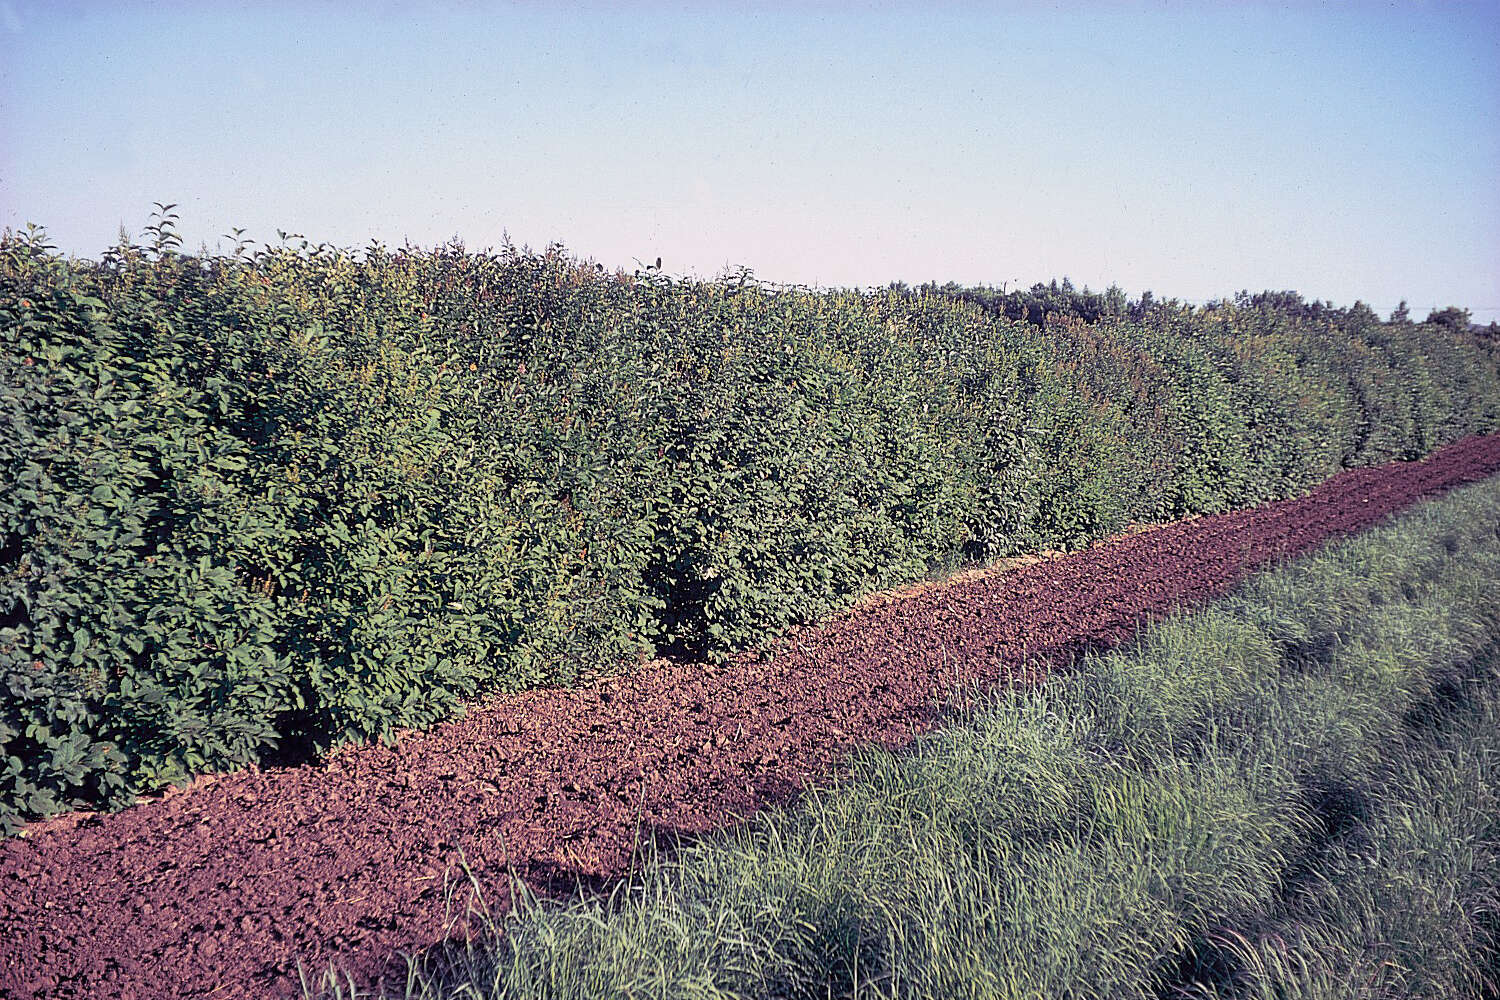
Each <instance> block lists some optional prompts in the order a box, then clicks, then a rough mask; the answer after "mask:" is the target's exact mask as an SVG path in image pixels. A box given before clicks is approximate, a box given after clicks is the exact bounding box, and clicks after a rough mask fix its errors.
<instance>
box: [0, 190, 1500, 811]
mask: <svg viewBox="0 0 1500 1000" xmlns="http://www.w3.org/2000/svg"><path fill="white" fill-rule="evenodd" d="M151 237H152V240H151V244H150V245H148V246H144V247H142V246H133V245H127V244H122V245H120V246H117V247H114V248H112V249H110V250H108V251H106V252H105V253H104V254H102V256H101V258H100V259H99V260H79V259H69V258H65V257H63V256H61V255H59V254H57V253H56V252H54V251H52V250H51V249H50V248H49V247H48V246H47V245H46V243H45V236H44V234H42V233H41V232H40V231H37V230H31V231H28V232H26V233H21V234H7V235H6V236H5V238H4V240H3V242H0V336H3V338H4V348H3V351H0V372H3V377H0V408H3V410H4V421H3V430H0V468H3V473H0V475H3V476H4V486H5V488H4V490H3V491H0V691H3V695H4V697H3V700H0V822H3V823H4V825H5V826H6V828H7V829H8V830H14V829H16V828H17V826H18V824H20V823H22V822H24V821H25V820H27V819H29V818H32V817H37V816H44V815H47V814H49V813H52V812H55V811H57V810H59V809H63V808H66V807H69V806H72V805H77V804H93V805H100V806H113V805H118V804H120V803H122V802H125V801H128V800H129V799H130V798H131V797H132V796H133V795H134V794H136V793H139V792H141V791H145V790H149V789H155V788H159V787H162V786H164V785H167V784H170V783H174V782H179V781H181V780H183V779H184V778H186V777H188V776H190V775H193V774H196V773H201V772H206V771H219V770H225V769H232V768H234V767H236V766H240V765H244V764H246V763H249V762H252V761H266V760H298V759H305V758H306V757H307V755H308V754H309V753H312V752H315V751H317V750H320V749H323V748H327V747H329V746H332V745H336V744H338V743H340V742H343V741H346V740H350V739H366V738H375V737H382V736H388V735H389V734H391V733H392V732H393V731H394V730H395V729H396V728H397V727H409V726H425V725H429V724H431V723H433V722H435V721H437V720H439V719H442V718H444V717H445V716H448V715H450V714H451V713H453V712H454V711H455V710H456V709H458V708H459V707H460V706H461V705H462V704H463V703H464V702H465V701H466V700H468V699H472V698H474V697H476V696H479V695H482V694H484V693H486V692H492V691H497V690H507V689H518V688H525V687H530V686H535V685H539V684H555V683H569V682H571V681H573V680H574V679H575V678H577V677H578V676H579V674H580V673H581V672H598V671H607V670H610V669H613V668H615V667H616V666H617V665H619V664H624V663H628V662H630V661H631V660H632V659H634V658H640V657H645V656H649V655H651V654H653V653H657V652H682V653H691V654H695V655H706V656H709V657H711V658H712V657H714V656H718V655H722V654H724V653H725V652H727V651H730V650H734V649H736V648H743V647H745V646H747V645H749V644H752V643H754V642H756V641H758V640H760V639H761V638H763V637H765V636H767V635H769V634H774V633H775V632H777V631H779V630H781V629H783V628H785V627H786V626H787V625H789V624H791V623H793V622H797V621H802V620H807V619H810V618H812V617H814V616H818V615H821V614H825V613H827V612H829V611H830V610H833V609H836V608H838V607H840V606H842V605H845V604H847V603H848V602H849V601H850V600H852V599H853V598H855V597H856V596H858V595H861V594H864V593H867V592H871V591H874V590H878V589H882V588H887V587H890V586H893V585H897V584H902V583H906V582H909V581H912V580H916V579H919V578H922V577H924V576H926V575H928V574H931V573H933V572H934V571H941V570H944V569H947V568H951V567H954V566H957V565H960V564H964V563H969V562H976V561H985V560H990V559H993V558H995V557H999V556H1005V555H1009V554H1013V553H1018V552H1026V551H1032V550H1036V549H1041V548H1067V547H1076V546H1079V545H1081V544H1083V543H1085V542H1087V541H1089V540H1090V539H1093V538H1097V537H1099V536H1101V535H1104V534H1107V533H1110V532H1113V531H1116V530H1118V529H1120V528H1122V527H1124V526H1126V525H1127V524H1130V523H1133V522H1142V521H1155V520H1161V519H1166V518H1174V517H1180V516H1183V515H1189V514H1197V513H1204V512H1213V511H1220V510H1224V509H1227V508H1231V507H1236V506H1243V505H1247V504H1254V503H1258V502H1261V501H1265V500H1269V499H1274V498H1278V497H1285V496H1288V495H1291V494H1293V493H1295V492H1297V491H1299V490H1301V489H1303V488H1305V487H1307V486H1308V485H1310V484H1312V483H1314V482H1317V481H1319V480H1320V479H1322V478H1324V477H1326V476H1328V475H1331V474H1332V473H1334V472H1336V471H1338V470H1340V469H1343V468H1348V467H1353V466H1361V465H1368V464H1375V463H1381V462H1385V461H1388V460H1390V459H1394V458H1413V457H1416V456H1419V455H1422V454H1424V453H1426V452H1427V451H1429V450H1430V449H1432V448H1433V447H1435V446H1437V445H1439V444H1442V443H1445V442H1449V441H1453V440H1456V439H1458V438H1460V437H1462V436H1464V435H1467V434H1471V433H1474V432H1479V431H1487V430H1490V429H1493V428H1494V427H1496V426H1497V422H1500V378H1497V374H1496V356H1495V351H1494V349H1493V345H1492V344H1489V343H1488V342H1487V341H1485V340H1483V339H1481V338H1479V337H1477V336H1476V335H1475V334H1474V333H1473V332H1472V331H1470V330H1469V329H1468V327H1467V325H1466V324H1463V323H1455V322H1448V321H1446V319H1445V317H1442V316H1439V317H1435V319H1436V320H1437V321H1435V322H1428V323H1423V324H1416V323H1412V322H1410V321H1407V320H1405V319H1400V318H1398V319H1397V321H1394V322H1382V321H1381V320H1380V319H1378V318H1377V317H1376V316H1375V314H1374V313H1373V312H1371V311H1370V310H1369V309H1367V308H1365V307H1364V306H1360V305H1356V306H1355V307H1353V308H1351V309H1335V308H1332V307H1330V306H1327V305H1322V304H1317V303H1305V302H1302V301H1301V300H1300V299H1298V298H1297V297H1296V296H1292V295H1286V294H1276V295H1261V296H1240V297H1238V298H1236V299H1234V300H1232V301H1226V302H1222V303H1215V304H1213V305H1212V306H1208V307H1200V308H1193V307H1187V306H1183V305H1180V304H1177V303H1174V302H1170V301H1168V302H1156V301H1149V300H1142V301H1135V302H1130V301H1125V300H1123V299H1121V298H1117V297H1116V298H1108V299H1104V300H1100V299H1099V297H1097V296H1096V297H1090V296H1088V295H1084V294H1081V293H1065V291H1059V290H1058V289H1053V290H1052V291H1051V293H1050V294H1051V296H1052V297H1053V298H1057V297H1059V296H1060V298H1061V303H1062V305H1063V306H1064V307H1066V306H1067V304H1068V303H1069V302H1072V303H1074V304H1075V306H1080V307H1086V308H1072V309H1071V310H1070V309H1068V308H1062V309H1059V310H1052V309H1051V308H1050V304H1049V306H1048V308H1049V311H1047V312H1046V313H1045V315H1043V316H1040V317H1038V316H1035V315H1032V313H1031V312H1028V309H1030V308H1031V306H1032V305H1034V302H1035V301H1042V302H1047V303H1050V299H1049V298H1048V297H1047V295H1044V294H1042V293H1044V292H1046V291H1047V290H1046V289H1040V288H1039V289H1038V290H1035V291H1034V292H1033V293H1026V294H1023V295H1021V296H1020V298H1016V297H1015V296H1005V295H1003V294H1000V293H995V292H993V291H985V290H970V291H967V292H966V291H964V290H962V289H953V288H937V287H926V288H921V289H915V290H913V289H906V288H900V287H894V288H891V289H887V290H883V291H874V292H856V291H814V290H806V289H800V288H783V287H764V286H761V285H759V284H757V283H756V282H754V281H753V280H751V279H750V277H749V276H748V275H739V276H734V277H728V278H724V279H721V280H717V281H689V280H673V279H671V278H669V277H668V276H666V275H664V274H662V273H661V272H660V271H659V270H657V269H654V268H648V269H646V270H643V271H639V272H637V273H635V274H624V273H615V274H607V273H603V271H602V270H601V269H598V268H596V267H593V266H590V265H587V264H585V263H581V262H579V261H578V260H575V259H573V258H570V257H569V256H567V255H566V254H565V253H564V252H563V251H561V250H560V249H552V250H549V251H547V252H545V253H532V252H526V251H519V250H516V249H514V248H511V247H506V248H505V249H504V250H503V251H502V252H500V253H472V252H468V251H465V250H463V249H462V248H460V247H457V246H444V247H440V248H437V249H435V250H431V251H426V250H417V249H410V248H406V249H402V250H397V251H392V250H388V249H386V248H384V247H381V246H378V245H372V246H370V247H369V248H367V249H366V250H364V251H362V252H352V251H346V250H339V249H334V248H331V247H327V246H312V245H309V244H308V243H306V242H305V241H301V242H298V241H295V240H293V241H290V242H288V244H287V245H285V246H281V247H276V248H264V249H260V250H258V251H255V252H250V251H249V250H247V249H246V248H245V247H239V248H237V251H236V252H235V253H233V254H230V255H222V256H210V255H192V254H184V253H180V252H178V249H177V247H176V237H175V233H174V232H173V230H172V218H171V216H170V215H166V216H163V217H162V218H161V219H160V220H159V221H158V223H157V224H156V225H155V226H154V227H152V229H151ZM1028 296H1029V297H1028ZM1101 302H1102V304H1101ZM1033 311H1034V310H1033ZM1012 314H1015V316H1018V317H1021V318H1015V317H1013V315H1012Z"/></svg>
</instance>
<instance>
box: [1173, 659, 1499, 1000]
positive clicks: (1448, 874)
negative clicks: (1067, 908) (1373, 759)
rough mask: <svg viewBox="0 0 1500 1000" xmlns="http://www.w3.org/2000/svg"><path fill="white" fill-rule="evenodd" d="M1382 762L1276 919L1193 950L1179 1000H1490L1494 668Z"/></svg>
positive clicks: (1461, 688)
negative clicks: (1191, 999) (1200, 999)
mask: <svg viewBox="0 0 1500 1000" xmlns="http://www.w3.org/2000/svg"><path fill="white" fill-rule="evenodd" d="M1475 666H1476V667H1477V668H1478V669H1476V670H1475V671H1474V673H1473V675H1472V676H1471V677H1469V678H1466V679H1465V680H1466V683H1463V684H1461V685H1454V686H1451V687H1450V688H1448V690H1447V691H1446V692H1445V693H1444V695H1443V697H1441V698H1440V699H1439V701H1438V704H1439V705H1440V706H1441V707H1442V708H1443V709H1444V710H1446V714H1445V715H1444V716H1443V717H1441V718H1438V719H1436V720H1429V721H1432V722H1435V723H1436V725H1433V726H1430V727H1429V726H1427V725H1419V726H1418V727H1417V728H1415V729H1414V730H1413V731H1412V732H1410V733H1408V734H1407V735H1408V738H1407V739H1406V740H1405V741H1404V743H1403V744H1402V745H1401V747H1400V751H1399V752H1396V753H1388V754H1386V755H1384V756H1383V757H1382V759H1381V761H1380V763H1379V766H1378V767H1377V768H1376V769H1375V771H1374V773H1373V775H1372V778H1373V781H1372V784H1371V787H1370V789H1369V790H1368V791H1367V792H1366V794H1364V795H1360V796H1355V797H1351V798H1349V799H1347V800H1345V802H1344V809H1343V810H1341V811H1340V814H1339V818H1341V819H1342V820H1344V822H1341V823H1337V824H1335V826H1334V829H1333V830H1331V831H1330V834H1331V836H1329V837H1328V838H1327V840H1326V841H1324V843H1322V844H1320V845H1319V846H1320V847H1321V850H1320V851H1319V852H1318V856H1317V858H1316V859H1315V862H1314V863H1312V864H1309V865H1308V866H1307V867H1306V868H1305V869H1303V870H1300V871H1298V872H1296V874H1295V876H1294V877H1293V878H1292V879H1289V880H1288V885H1287V886H1286V888H1285V889H1284V891H1283V896H1284V901H1283V905H1282V907H1281V908H1280V909H1279V910H1278V911H1277V912H1276V913H1274V914H1272V915H1270V916H1269V918H1268V919H1265V920H1262V921H1260V922H1258V923H1257V924H1255V925H1252V926H1248V927H1239V928H1222V929H1219V930H1218V931H1216V932H1215V933H1213V934H1211V935H1209V936H1208V937H1205V939H1204V940H1203V941H1202V942H1201V943H1200V947H1199V948H1198V951H1197V954H1196V955H1195V957H1196V958H1197V962H1196V963H1195V965H1194V968H1193V969H1192V970H1191V972H1192V974H1191V975H1189V976H1185V977H1184V986H1185V987H1188V989H1185V990H1184V994H1185V995H1189V996H1200V995H1201V996H1204V997H1223V998H1226V1000H1227V998H1231V997H1234V998H1247V1000H1248V998H1276V1000H1304V998H1305V1000H1333V998H1345V997H1348V998H1354V997H1371V998H1373V997H1395V996H1400V997H1431V998H1434V1000H1438V998H1444V1000H1446V998H1453V997H1464V996H1471V997H1472V996H1482V997H1495V996H1500V948H1497V945H1500V659H1497V657H1495V656H1494V655H1493V654H1491V655H1490V656H1488V657H1485V658H1484V659H1483V660H1482V661H1479V662H1478V663H1476V664H1475Z"/></svg>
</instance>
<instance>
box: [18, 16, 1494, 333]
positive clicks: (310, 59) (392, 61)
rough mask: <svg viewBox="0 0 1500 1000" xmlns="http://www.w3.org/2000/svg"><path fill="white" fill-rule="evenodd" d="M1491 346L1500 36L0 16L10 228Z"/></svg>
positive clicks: (1297, 24)
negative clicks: (1324, 305)
mask: <svg viewBox="0 0 1500 1000" xmlns="http://www.w3.org/2000/svg"><path fill="white" fill-rule="evenodd" d="M153 201H175V202H178V203H179V204H180V208H179V211H180V212H181V214H182V224H181V226H182V231H183V234H184V235H185V237H186V238H187V240H188V242H189V244H190V245H191V246H196V245H198V244H199V243H200V242H207V243H208V245H209V246H210V247H213V246H214V245H215V244H216V243H218V242H220V241H219V236H220V234H223V233H227V232H228V231H229V229H230V227H232V226H240V227H244V228H245V229H247V230H248V235H249V236H250V237H252V238H254V239H258V240H270V241H275V239H276V230H278V229H284V230H288V231H294V232H298V233H302V234H305V235H306V236H307V237H308V238H309V239H312V240H313V241H315V242H318V241H324V242H329V243H335V244H339V245H343V246H360V245H363V244H365V243H367V242H368V241H369V240H370V239H371V238H378V239H380V240H382V241H384V242H386V243H388V244H400V243H401V242H403V241H406V240H410V241H411V242H413V243H416V244H418V245H422V246H431V245H433V244H436V243H440V242H443V241H445V240H447V239H450V238H452V237H455V236H457V237H460V238H461V239H462V240H463V241H464V242H465V243H466V244H467V245H468V246H469V247H471V248H475V249H477V248H482V247H486V246H497V245H499V244H500V243H501V241H502V239H503V238H504V236H505V234H507V233H508V234H509V236H510V238H511V239H512V240H513V241H514V242H515V243H517V244H526V245H530V246H533V247H541V246H544V245H546V244H548V243H551V242H554V241H556V242H562V243H564V244H565V245H566V246H567V247H568V248H569V249H570V250H571V251H573V252H574V253H576V254H578V255H579V256H582V257H588V258H592V259H594V260H597V261H599V262H601V263H604V264H606V265H607V266H609V267H614V266H625V267H627V268H629V267H634V266H635V262H636V261H651V260H654V259H655V258H656V257H657V256H660V257H662V258H663V261H664V264H665V269H666V270H667V272H669V273H673V274H697V275H702V276H712V275H714V274H717V273H719V272H721V271H722V270H723V269H724V268H725V267H726V266H728V267H739V266H747V267H749V268H751V269H753V270H754V272H755V273H756V274H757V275H758V276H759V277H761V278H764V279H766V280H771V281H784V282H795V283H804V284H818V285H883V284H885V283H887V282H889V281H892V280H903V281H907V282H910V283H915V282H920V281H924V280H927V279H936V280H938V281H947V280H950V279H951V280H956V281H959V282H963V283H989V284H996V285H998V284H1000V283H1002V282H1004V283H1009V284H1010V285H1011V286H1012V287H1014V286H1015V285H1016V284H1017V283H1020V284H1026V285H1029V284H1030V283H1032V282H1034V281H1041V280H1047V279H1050V278H1054V277H1064V276H1067V277H1071V278H1072V279H1073V281H1074V282H1075V283H1077V284H1080V285H1082V284H1088V285H1090V286H1092V287H1094V288H1102V287H1104V286H1107V285H1109V284H1112V283H1113V284H1118V285H1120V286H1121V287H1123V288H1124V289H1125V290H1126V291H1128V292H1130V293H1132V294H1136V293H1139V292H1141V291H1144V290H1146V289H1151V290H1152V291H1154V292H1155V293H1156V294H1157V295H1158V296H1162V295H1167V296H1176V297H1179V298H1185V299H1189V300H1195V301H1200V300H1205V299H1209V298H1215V297H1219V296H1223V295H1228V294H1232V293H1234V292H1235V291H1238V290H1240V289H1242V288H1245V289H1250V290H1260V289H1266V288H1271V289H1285V288H1290V289H1295V290H1297V291H1300V292H1302V293H1303V294H1304V295H1306V296H1307V297H1309V298H1316V299H1331V300H1333V301H1334V302H1336V303H1338V304H1340V305H1347V304H1350V303H1352V302H1353V301H1354V300H1355V299H1362V300H1364V301H1365V302H1368V303H1369V304H1371V305H1373V306H1374V307H1375V308H1376V309H1378V310H1380V311H1381V312H1386V311H1388V310H1389V309H1391V308H1392V307H1393V306H1394V305H1395V304H1396V302H1397V300H1399V299H1402V298H1405V299H1407V300H1409V301H1410V303H1411V309H1412V312H1413V313H1418V314H1419V315H1425V310H1426V309H1428V308H1430V307H1432V306H1434V305H1436V306H1443V305H1449V304H1456V305H1462V306H1465V307H1468V308H1471V309H1473V310H1474V312H1475V317H1476V319H1481V320H1484V321H1488V320H1490V319H1496V318H1500V2H1490V3H1486V4H1476V5H1468V6H1464V5H1458V4H1433V3H1380V4H1376V3H1350V4H1343V3H1339V4H1329V5H1312V4H1277V5H1257V4H1243V3H1236V4H1227V3H1226V4H1223V5H1217V6H1216V5H1207V4H1200V3H1194V4H1161V3H1152V4H1146V3H1137V4H1128V5H1126V4H1107V5H1106V4H1060V5H1051V4H1048V5H1044V4H1018V5H1010V4H999V5H983V6H981V5H974V6H959V5H942V6H934V5H932V4H912V5H908V6H897V5H892V4H841V3H822V4H813V3H804V4H794V3H771V4H747V5H729V4H724V5H717V4H707V3H703V4H687V5H667V4H658V3H643V4H632V5H624V4H621V5H593V6H562V5H555V4H520V5H507V4H490V3H462V4H460V3H439V2H432V0H429V2H421V3H396V2H387V3H354V2H348V3H333V2H322V3H318V2H303V3H276V2H257V3H230V2H224V0H196V2H192V3H173V2H163V3H139V2H130V0H115V2H110V3H82V2H69V0H0V226H10V227H12V228H14V227H17V226H19V225H21V224H23V223H25V222H27V221H34V222H38V223H41V224H43V225H45V226H46V227H47V228H48V230H49V231H50V232H51V234H52V236H53V238H54V242H55V243H57V244H58V245H59V246H60V247H62V248H63V249H64V250H66V251H68V252H71V253H76V254H80V255H89V256H93V255H97V254H98V253H99V252H100V251H102V250H103V249H105V248H106V247H107V246H109V245H110V244H112V243H113V242H114V241H115V238H116V236H117V234H118V231H119V228H120V226H121V225H122V224H123V225H124V226H125V227H127V229H129V230H130V231H132V232H135V233H138V232H139V231H140V229H141V228H142V227H143V226H144V225H145V224H146V223H147V222H148V221H149V218H148V217H149V214H150V211H151V203H152V202H153Z"/></svg>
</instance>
